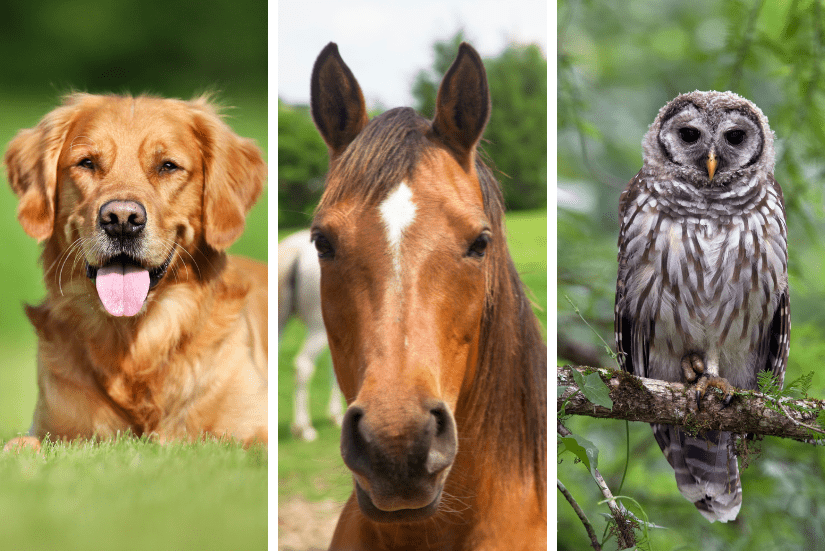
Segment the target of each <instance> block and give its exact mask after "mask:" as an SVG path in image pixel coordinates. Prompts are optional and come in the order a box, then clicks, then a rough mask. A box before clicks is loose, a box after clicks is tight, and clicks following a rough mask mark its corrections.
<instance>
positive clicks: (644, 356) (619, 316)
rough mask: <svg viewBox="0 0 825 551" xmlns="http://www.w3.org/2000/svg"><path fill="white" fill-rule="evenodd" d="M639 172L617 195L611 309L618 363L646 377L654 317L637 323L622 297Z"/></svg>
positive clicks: (640, 175)
mask: <svg viewBox="0 0 825 551" xmlns="http://www.w3.org/2000/svg"><path fill="white" fill-rule="evenodd" d="M642 180H643V176H642V171H639V173H638V174H636V176H634V177H633V179H632V180H630V183H629V184H628V186H627V188H626V189H625V190H624V191H623V192H622V194H621V196H620V197H619V220H620V223H621V229H620V230H619V275H618V277H617V278H616V306H615V310H614V317H613V320H614V330H615V336H616V352H617V353H618V358H619V365H620V366H621V367H622V369H623V370H625V371H627V372H628V373H632V374H634V375H637V376H639V377H647V366H648V352H649V335H650V333H652V331H653V327H652V324H653V320H650V321H649V322H648V324H647V325H648V326H646V327H641V326H639V323H638V320H634V316H633V315H631V312H629V304H628V301H627V300H626V296H625V281H624V277H625V276H626V275H627V271H628V270H627V263H628V260H629V259H628V257H627V247H626V245H627V240H628V238H629V236H628V228H629V227H630V226H631V225H632V222H633V217H634V215H635V213H636V210H635V206H634V205H635V203H634V199H635V198H636V197H637V196H638V194H639V189H640V187H641V182H642Z"/></svg>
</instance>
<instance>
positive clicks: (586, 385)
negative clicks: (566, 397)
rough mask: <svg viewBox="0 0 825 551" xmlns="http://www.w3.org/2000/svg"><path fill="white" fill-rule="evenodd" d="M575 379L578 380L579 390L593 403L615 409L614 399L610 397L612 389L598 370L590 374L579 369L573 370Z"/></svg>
mask: <svg viewBox="0 0 825 551" xmlns="http://www.w3.org/2000/svg"><path fill="white" fill-rule="evenodd" d="M571 373H572V374H573V380H574V381H576V385H578V387H579V390H581V391H582V394H584V397H585V398H587V399H588V400H589V401H590V402H591V403H593V404H596V405H597V406H602V407H603V408H607V409H613V400H611V399H610V391H609V390H608V388H607V385H606V384H604V381H602V378H601V377H600V376H599V374H598V373H597V372H593V373H591V374H589V375H582V374H581V373H580V372H579V371H578V370H576V369H573V370H571Z"/></svg>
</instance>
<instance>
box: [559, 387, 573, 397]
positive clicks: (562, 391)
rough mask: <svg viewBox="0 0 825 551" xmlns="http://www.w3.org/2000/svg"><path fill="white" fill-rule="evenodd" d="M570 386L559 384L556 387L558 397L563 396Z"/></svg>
mask: <svg viewBox="0 0 825 551" xmlns="http://www.w3.org/2000/svg"><path fill="white" fill-rule="evenodd" d="M568 388H570V387H569V386H557V387H556V398H561V397H562V396H563V395H564V393H565V392H566V391H567V389H568Z"/></svg>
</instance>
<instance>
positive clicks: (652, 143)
mask: <svg viewBox="0 0 825 551" xmlns="http://www.w3.org/2000/svg"><path fill="white" fill-rule="evenodd" d="M642 147H643V150H644V162H645V166H648V167H651V168H656V169H659V170H660V168H659V167H661V168H664V169H665V170H666V171H667V172H668V173H669V174H670V175H671V176H673V177H676V178H678V179H680V180H682V181H685V182H689V183H691V184H693V185H695V186H697V187H708V186H713V187H720V186H729V185H730V184H732V183H734V182H739V181H742V180H743V179H748V178H749V177H750V176H751V175H753V174H755V173H757V172H758V171H766V172H770V173H772V172H773V167H774V149H773V132H771V129H770V127H769V126H768V119H767V117H765V115H764V114H763V113H762V111H761V110H760V109H759V108H758V107H757V106H756V105H754V104H753V103H751V102H750V101H748V100H746V99H745V98H743V97H741V96H738V95H736V94H734V93H733V92H715V91H710V92H700V91H698V90H697V91H695V92H690V93H688V94H681V95H679V96H677V97H676V98H674V99H673V100H672V101H671V102H670V103H668V104H667V105H665V106H664V107H662V109H661V110H659V114H658V115H657V116H656V120H654V121H653V124H651V125H650V129H649V130H648V132H647V134H645V137H644V140H642Z"/></svg>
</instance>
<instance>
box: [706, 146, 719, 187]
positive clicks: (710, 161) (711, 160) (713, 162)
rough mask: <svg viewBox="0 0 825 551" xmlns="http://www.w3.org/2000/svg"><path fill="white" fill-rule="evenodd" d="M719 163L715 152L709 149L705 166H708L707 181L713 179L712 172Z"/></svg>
mask: <svg viewBox="0 0 825 551" xmlns="http://www.w3.org/2000/svg"><path fill="white" fill-rule="evenodd" d="M717 164H719V161H717V160H716V154H715V153H714V152H713V151H711V152H710V154H709V155H708V160H707V166H708V181H709V182H711V181H713V174H714V173H715V172H716V165H717Z"/></svg>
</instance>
